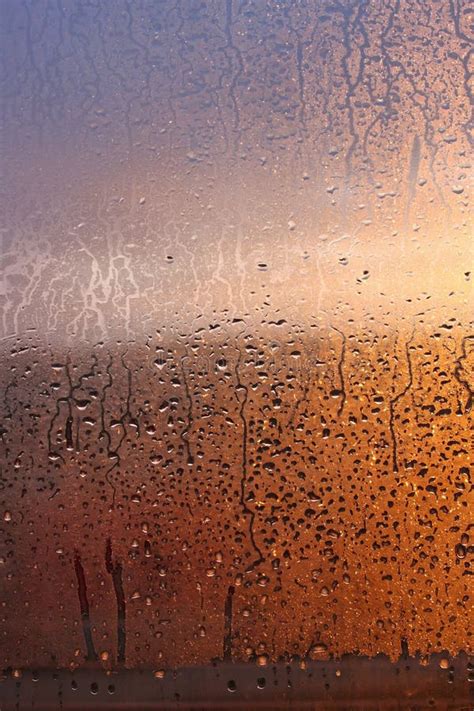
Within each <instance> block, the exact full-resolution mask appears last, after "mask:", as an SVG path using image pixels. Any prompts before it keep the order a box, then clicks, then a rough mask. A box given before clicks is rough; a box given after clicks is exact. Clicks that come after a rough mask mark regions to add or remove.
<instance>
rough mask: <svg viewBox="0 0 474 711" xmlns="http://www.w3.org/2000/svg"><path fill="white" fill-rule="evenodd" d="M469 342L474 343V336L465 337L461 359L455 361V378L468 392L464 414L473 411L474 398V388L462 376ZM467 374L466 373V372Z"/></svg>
mask: <svg viewBox="0 0 474 711" xmlns="http://www.w3.org/2000/svg"><path fill="white" fill-rule="evenodd" d="M468 341H473V342H474V335H472V336H465V337H464V338H463V339H462V343H461V355H460V357H459V358H458V359H457V360H456V361H455V363H456V367H455V368H454V377H455V378H456V380H457V381H458V383H459V384H460V385H461V386H462V387H463V388H464V389H465V390H466V392H467V400H466V405H465V406H464V413H465V414H467V413H468V412H470V411H471V408H472V399H473V397H474V390H473V389H472V386H471V385H470V384H469V382H468V380H466V378H464V377H463V376H462V373H463V363H464V361H465V360H467V357H468V355H467V350H466V344H467V342H468ZM464 372H465V371H464ZM459 410H460V411H461V412H462V410H461V403H460V402H459Z"/></svg>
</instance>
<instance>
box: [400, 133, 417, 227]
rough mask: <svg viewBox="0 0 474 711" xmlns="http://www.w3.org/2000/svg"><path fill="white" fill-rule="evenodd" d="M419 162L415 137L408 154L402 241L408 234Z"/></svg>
mask: <svg viewBox="0 0 474 711" xmlns="http://www.w3.org/2000/svg"><path fill="white" fill-rule="evenodd" d="M420 160H421V141H420V137H419V136H418V135H416V136H415V137H414V139H413V144H412V147H411V154H410V166H409V168H408V186H407V201H406V205H405V215H404V220H403V221H404V236H403V239H404V240H405V239H406V235H407V233H408V221H409V219H410V210H411V206H412V202H413V200H414V199H415V193H416V181H417V178H418V170H419V167H420Z"/></svg>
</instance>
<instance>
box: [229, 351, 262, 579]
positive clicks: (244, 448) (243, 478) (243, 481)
mask: <svg viewBox="0 0 474 711" xmlns="http://www.w3.org/2000/svg"><path fill="white" fill-rule="evenodd" d="M238 353H239V357H238V359H237V363H236V365H235V375H236V378H237V392H238V391H240V390H243V391H244V398H243V400H242V402H240V400H239V403H240V411H239V416H240V419H241V421H242V476H241V479H240V504H241V506H242V510H243V512H244V516H248V517H249V536H250V540H251V542H252V546H253V548H254V550H255V552H256V553H257V555H258V558H256V560H254V561H253V562H252V563H251V564H250V565H249V567H248V568H247V572H248V573H250V572H251V571H252V570H254V568H256V566H257V565H260V563H263V561H264V557H263V555H262V551H261V550H260V548H259V547H258V546H257V543H256V541H255V536H254V531H253V524H254V520H255V513H254V512H253V511H252V510H251V509H249V507H248V506H247V504H246V503H245V485H246V483H247V419H246V417H245V405H246V404H247V397H248V388H247V387H246V386H245V385H244V384H243V383H242V381H241V380H240V373H239V366H240V361H241V358H242V351H240V350H239V351H238ZM237 400H238V397H237Z"/></svg>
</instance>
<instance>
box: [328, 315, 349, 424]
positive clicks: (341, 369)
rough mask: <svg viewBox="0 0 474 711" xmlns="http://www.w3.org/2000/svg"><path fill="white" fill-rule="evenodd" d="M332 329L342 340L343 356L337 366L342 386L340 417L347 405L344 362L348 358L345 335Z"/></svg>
mask: <svg viewBox="0 0 474 711" xmlns="http://www.w3.org/2000/svg"><path fill="white" fill-rule="evenodd" d="M331 328H332V329H333V330H334V331H337V333H338V334H339V335H340V336H341V338H342V346H341V354H340V356H339V361H338V364H337V372H338V373H339V382H340V385H341V404H340V405H339V407H338V410H337V415H338V417H340V416H341V415H342V411H343V409H344V405H345V404H346V399H347V398H346V386H345V382H344V361H345V357H346V336H345V334H344V333H343V332H342V331H340V330H339V329H338V328H336V326H331Z"/></svg>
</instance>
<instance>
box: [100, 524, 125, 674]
mask: <svg viewBox="0 0 474 711" xmlns="http://www.w3.org/2000/svg"><path fill="white" fill-rule="evenodd" d="M105 567H106V570H107V572H108V573H109V575H110V576H111V577H112V583H113V586H114V592H115V598H116V600H117V662H118V663H119V664H125V646H126V641H127V639H126V629H125V619H126V607H125V595H124V592H123V581H122V564H121V563H113V561H112V541H111V539H110V538H108V539H107V543H106V546H105Z"/></svg>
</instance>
